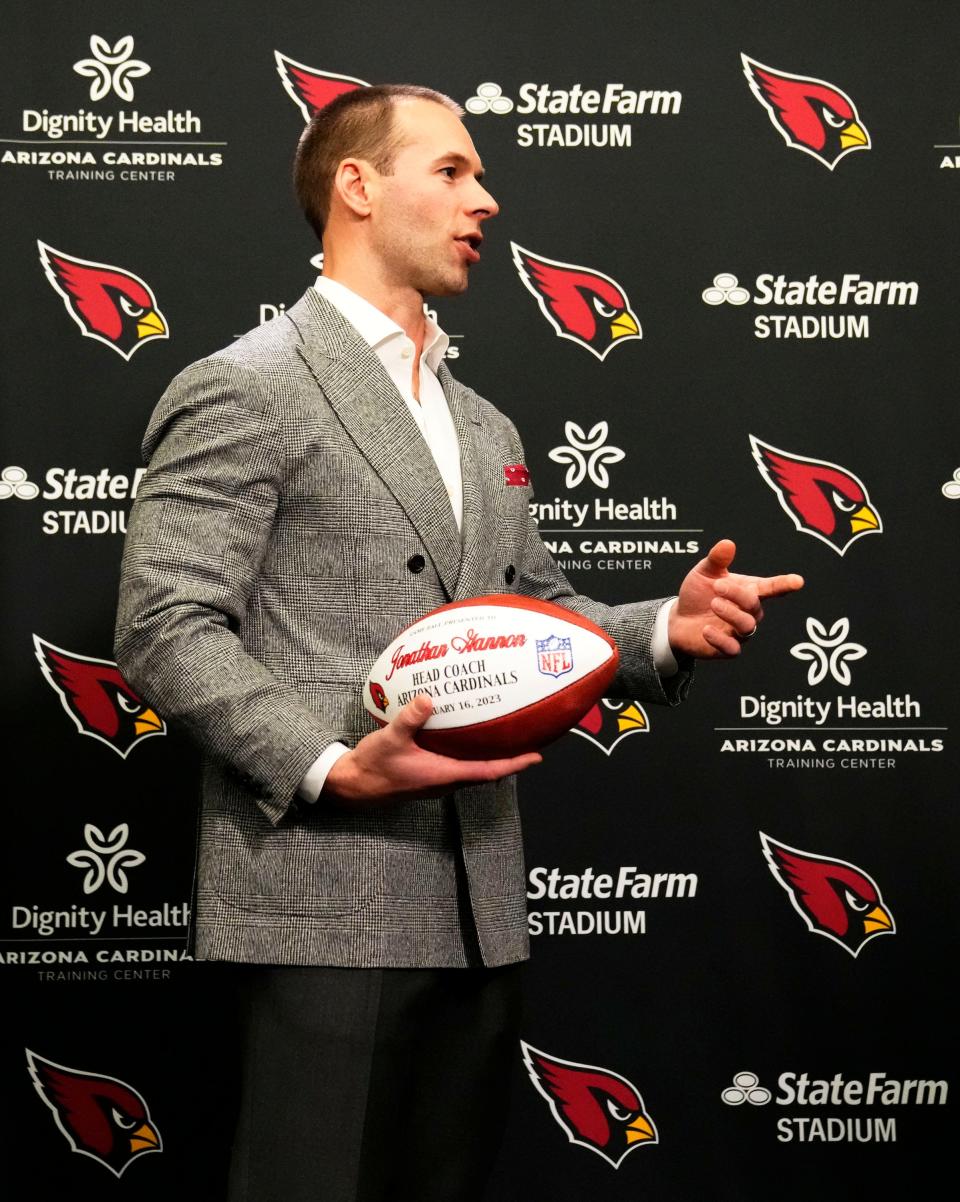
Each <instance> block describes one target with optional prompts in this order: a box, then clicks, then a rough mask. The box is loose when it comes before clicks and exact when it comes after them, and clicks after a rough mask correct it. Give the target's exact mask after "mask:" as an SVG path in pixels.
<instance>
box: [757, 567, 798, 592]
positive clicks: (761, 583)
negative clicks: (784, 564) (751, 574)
mask: <svg viewBox="0 0 960 1202" xmlns="http://www.w3.org/2000/svg"><path fill="white" fill-rule="evenodd" d="M802 588H803V577H802V576H798V575H797V574H796V572H788V573H787V574H786V575H784V576H761V577H760V578H759V579H758V580H757V593H758V594H759V595H760V596H761V597H782V596H783V595H784V593H795V592H797V590H798V589H802Z"/></svg>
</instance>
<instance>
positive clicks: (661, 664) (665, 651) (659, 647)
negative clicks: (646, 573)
mask: <svg viewBox="0 0 960 1202" xmlns="http://www.w3.org/2000/svg"><path fill="white" fill-rule="evenodd" d="M676 603H677V598H676V597H674V598H673V600H672V601H667V602H666V603H665V604H663V605H661V606H660V608H659V609H658V610H657V616H656V617H655V618H654V620H653V636H652V638H651V639H650V651H651V654H652V655H653V666H654V667H655V668H656V670H657V672H658V673H659V674H660V675H661V676H676V674H677V672H678V671H679V667H678V665H677V661H676V659H675V658H674V655H673V651H672V650H671V647H670V637H669V635H668V633H667V626H668V623H669V621H670V615H671V614H672V613H673V607H674V606H675V605H676ZM329 750H330V748H329V747H328V748H327V751H329Z"/></svg>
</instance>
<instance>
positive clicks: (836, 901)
mask: <svg viewBox="0 0 960 1202" xmlns="http://www.w3.org/2000/svg"><path fill="white" fill-rule="evenodd" d="M760 842H761V843H762V844H763V854H764V855H765V856H766V859H767V864H768V865H769V868H770V871H771V872H772V873H773V875H774V878H775V879H776V881H777V882H778V883H779V884H780V885H782V886H783V888H784V889H786V891H787V893H788V894H789V895H790V901H791V902H792V903H793V908H794V909H795V910H796V912H797V913H798V914H799V915H800V917H801V918H802V919H803V921H804V922H805V923H806V924H807V926H808V927H809V928H810V930H811V931H813V933H814V934H815V935H826V937H827V938H828V939H832V940H833V942H834V943H839V944H840V946H841V947H842V948H845V949H846V950H847V951H848V952H849V953H850V955H851V956H853V957H854V959H856V957H857V956H859V955H860V951H861V949H862V948H863V946H864V944H865V943H866V942H867V940H869V939H872V938H873V937H874V936H875V935H893V934H894V933H895V932H896V927H895V926H894V922H893V915H892V914H891V913H890V911H889V910H888V909H887V908H886V906H884V904H883V901H882V900H881V897H880V890H879V889H878V888H877V886H876V882H875V881H873V880H871V878H870V877H869V876H867V874H866V873H865V872H864V871H863V870H862V869H861V868H857V867H856V866H855V865H853V864H849V863H847V861H846V860H834V859H832V858H831V857H830V856H815V855H813V854H812V853H811V852H808V851H798V850H797V849H796V848H795V847H787V845H786V844H785V843H777V841H776V840H775V839H771V838H770V836H769V835H765V834H764V833H763V831H761V832H760Z"/></svg>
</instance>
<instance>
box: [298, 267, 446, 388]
mask: <svg viewBox="0 0 960 1202" xmlns="http://www.w3.org/2000/svg"><path fill="white" fill-rule="evenodd" d="M314 288H316V290H317V292H319V293H320V295H321V296H322V297H323V298H324V299H325V300H327V301H329V302H330V304H331V305H333V307H334V308H335V309H337V310H339V312H340V313H341V314H342V315H343V316H344V317H345V318H346V319H347V321H349V322H350V324H351V325H352V326H353V328H354V329H355V330H356V331H357V333H358V334H359V335H360V337H361V338H362V339H363V340H364V342H365V343H366V344H367V345H368V346H369V347H370V349H371V350H373V351H376V352H379V349H380V348H381V347H382V346H384V344H386V343H388V342H392V341H393V340H394V339H395V338H398V337H399V338H406V334H405V332H404V331H403V330H402V329H401V327H400V326H398V325H397V323H396V322H395V321H393V320H392V319H391V318H389V317H387V315H386V313H381V312H380V310H379V309H378V308H377V307H376V306H375V305H371V303H370V302H369V301H368V300H365V299H364V298H363V297H362V296H360V295H359V294H358V293H356V292H354V291H353V290H352V289H350V288H347V287H346V285H344V284H341V283H340V282H339V281H338V280H331V279H329V278H328V277H327V276H322V275H319V276H317V279H316V282H315V283H314ZM449 345H450V339H449V338H448V337H447V335H446V334H445V333H444V332H443V330H441V329H440V327H439V326H438V325H437V323H436V322H435V321H434V320H433V318H432V317H427V318H426V330H425V332H424V336H423V358H424V360H425V361H426V363H427V366H428V367H429V368H430V370H431V371H432V372H433V373H434V374H436V371H437V368H438V367H439V365H440V361H441V360H442V359H443V355H444V352H445V351H446V349H447V347H448V346H449Z"/></svg>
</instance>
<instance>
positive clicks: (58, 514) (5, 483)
mask: <svg viewBox="0 0 960 1202" xmlns="http://www.w3.org/2000/svg"><path fill="white" fill-rule="evenodd" d="M144 471H145V469H144V468H142V467H138V468H137V469H136V471H134V472H133V473H131V474H130V475H127V474H126V473H125V472H112V471H110V469H109V468H106V467H104V468H101V469H100V470H99V471H98V472H79V471H77V469H76V468H75V467H51V468H48V469H47V471H46V473H45V474H44V477H43V483H44V487H43V490H42V491H41V489H40V487H39V486H38V485H36V484H34V483H33V481H32V480H30V479H29V477H28V474H27V470H26V469H25V468H22V467H19V466H15V465H11V466H9V467H5V468H4V469H3V471H2V472H0V501H5V500H11V499H15V500H19V501H33V500H36V498H37V497H40V498H42V499H43V500H45V501H59V502H60V503H61V507H60V508H57V509H44V510H43V512H42V513H41V515H40V523H41V524H40V528H41V530H42V531H43V533H44V534H125V533H126V529H127V509H126V508H118V507H113V508H98V507H97V508H95V507H94V505H95V503H96V502H97V501H108V502H109V501H126V502H130V501H132V500H133V499H134V498H135V497H136V495H137V489H138V488H139V487H140V481H141V479H142V478H143V473H144Z"/></svg>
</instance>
